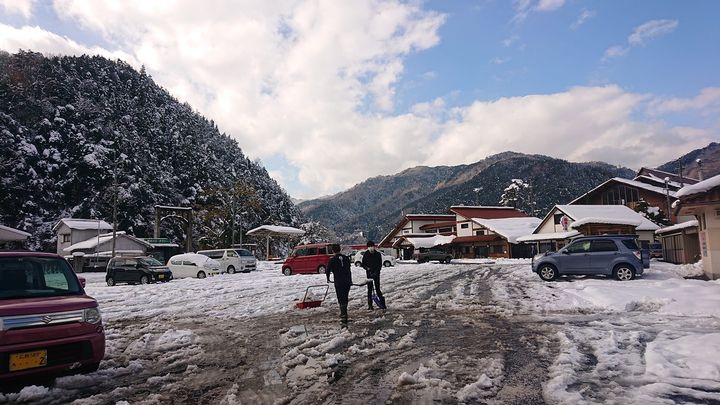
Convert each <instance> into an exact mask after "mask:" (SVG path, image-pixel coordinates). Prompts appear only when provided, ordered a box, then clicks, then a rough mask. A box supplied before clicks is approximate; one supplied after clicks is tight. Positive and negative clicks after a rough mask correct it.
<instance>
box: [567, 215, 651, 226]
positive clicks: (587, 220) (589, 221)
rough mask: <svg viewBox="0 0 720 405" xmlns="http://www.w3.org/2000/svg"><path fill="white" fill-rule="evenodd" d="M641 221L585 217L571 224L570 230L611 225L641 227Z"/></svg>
mask: <svg viewBox="0 0 720 405" xmlns="http://www.w3.org/2000/svg"><path fill="white" fill-rule="evenodd" d="M641 223H642V221H641V220H639V219H636V218H601V217H585V218H581V219H579V220H577V221H575V222H573V223H571V224H570V228H577V227H580V226H583V225H587V224H609V225H631V226H635V227H637V226H640V224H641Z"/></svg>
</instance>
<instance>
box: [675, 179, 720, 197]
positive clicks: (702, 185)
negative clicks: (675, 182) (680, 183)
mask: <svg viewBox="0 0 720 405" xmlns="http://www.w3.org/2000/svg"><path fill="white" fill-rule="evenodd" d="M715 187H720V174H719V175H717V176H715V177H710V178H709V179H707V180H703V181H701V182H699V183H696V184H693V185H690V186H685V187H683V188H681V189H680V190H678V191H677V193H675V196H676V197H677V198H680V197H687V196H689V195H693V194H700V193H707V192H708V191H710V190H711V189H713V188H715Z"/></svg>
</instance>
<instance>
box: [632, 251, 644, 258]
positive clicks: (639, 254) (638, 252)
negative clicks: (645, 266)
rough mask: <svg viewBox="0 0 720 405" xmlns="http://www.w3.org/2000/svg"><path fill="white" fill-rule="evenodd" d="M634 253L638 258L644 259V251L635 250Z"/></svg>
mask: <svg viewBox="0 0 720 405" xmlns="http://www.w3.org/2000/svg"><path fill="white" fill-rule="evenodd" d="M633 254H634V255H635V257H637V259H638V260H640V261H642V253H641V252H640V251H639V250H633Z"/></svg>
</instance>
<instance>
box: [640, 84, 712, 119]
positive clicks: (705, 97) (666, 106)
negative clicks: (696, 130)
mask: <svg viewBox="0 0 720 405" xmlns="http://www.w3.org/2000/svg"><path fill="white" fill-rule="evenodd" d="M713 107H714V108H718V107H720V87H707V88H704V89H702V90H700V94H698V95H697V96H695V97H693V98H659V99H656V100H654V101H653V102H651V103H650V105H649V107H648V110H649V111H650V112H651V113H652V114H663V113H671V112H680V111H687V110H705V109H708V108H713Z"/></svg>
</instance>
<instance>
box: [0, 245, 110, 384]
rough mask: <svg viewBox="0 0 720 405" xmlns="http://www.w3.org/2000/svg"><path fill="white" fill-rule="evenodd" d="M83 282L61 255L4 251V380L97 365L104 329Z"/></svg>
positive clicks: (0, 338)
mask: <svg viewBox="0 0 720 405" xmlns="http://www.w3.org/2000/svg"><path fill="white" fill-rule="evenodd" d="M81 281H82V282H81ZM83 286H84V280H82V279H78V278H77V277H76V276H75V273H74V272H73V270H72V268H71V267H70V265H69V264H68V262H67V261H66V260H65V259H63V258H62V257H60V256H58V255H55V254H49V253H36V252H0V383H8V382H10V381H11V380H13V379H14V380H15V381H17V379H21V378H22V379H24V378H29V377H36V376H38V377H40V376H53V375H59V374H66V373H68V372H90V371H95V370H97V368H98V366H99V365H100V361H101V360H102V358H103V356H104V355H105V332H104V331H103V325H102V319H101V317H100V311H99V309H98V304H97V301H95V299H94V298H92V297H89V296H87V294H85V290H84V289H83Z"/></svg>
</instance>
